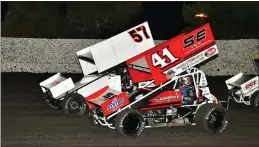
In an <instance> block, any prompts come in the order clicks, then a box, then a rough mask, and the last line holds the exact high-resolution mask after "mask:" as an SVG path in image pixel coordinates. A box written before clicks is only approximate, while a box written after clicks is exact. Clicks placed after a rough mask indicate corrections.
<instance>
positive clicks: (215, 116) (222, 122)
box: [195, 104, 228, 134]
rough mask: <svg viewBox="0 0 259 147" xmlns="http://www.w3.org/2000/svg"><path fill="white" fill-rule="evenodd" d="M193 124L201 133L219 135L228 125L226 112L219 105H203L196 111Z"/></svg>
mask: <svg viewBox="0 0 259 147" xmlns="http://www.w3.org/2000/svg"><path fill="white" fill-rule="evenodd" d="M195 122H196V125H197V128H198V130H200V131H201V132H203V133H206V134H216V133H221V132H223V131H224V130H225V128H226V127H227V125H228V115H227V110H226V109H225V108H223V107H222V106H221V105H216V104H204V105H202V106H201V107H200V108H199V109H198V110H197V113H196V116H195Z"/></svg>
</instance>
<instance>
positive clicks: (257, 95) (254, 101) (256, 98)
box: [250, 90, 259, 112]
mask: <svg viewBox="0 0 259 147" xmlns="http://www.w3.org/2000/svg"><path fill="white" fill-rule="evenodd" d="M250 103H251V106H252V107H253V108H254V109H255V110H257V111H258V112H259V90H258V91H256V92H254V93H253V94H252V96H251V99H250Z"/></svg>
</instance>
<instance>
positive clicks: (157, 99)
mask: <svg viewBox="0 0 259 147" xmlns="http://www.w3.org/2000/svg"><path fill="white" fill-rule="evenodd" d="M178 98H180V96H179V95H177V96H167V97H161V98H155V100H154V102H156V103H158V102H160V101H169V100H171V99H178Z"/></svg>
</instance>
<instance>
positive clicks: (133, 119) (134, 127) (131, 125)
mask: <svg viewBox="0 0 259 147" xmlns="http://www.w3.org/2000/svg"><path fill="white" fill-rule="evenodd" d="M139 128H140V119H139V117H138V116H135V115H128V116H126V118H125V119H124V120H123V129H124V131H125V132H126V133H127V134H129V135H131V134H134V133H136V132H137V131H138V130H139Z"/></svg>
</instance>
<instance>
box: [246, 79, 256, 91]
mask: <svg viewBox="0 0 259 147" xmlns="http://www.w3.org/2000/svg"><path fill="white" fill-rule="evenodd" d="M255 84H256V81H255V80H254V81H252V82H250V83H248V84H246V86H245V88H246V89H248V88H251V87H253V86H254V85H255Z"/></svg>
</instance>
